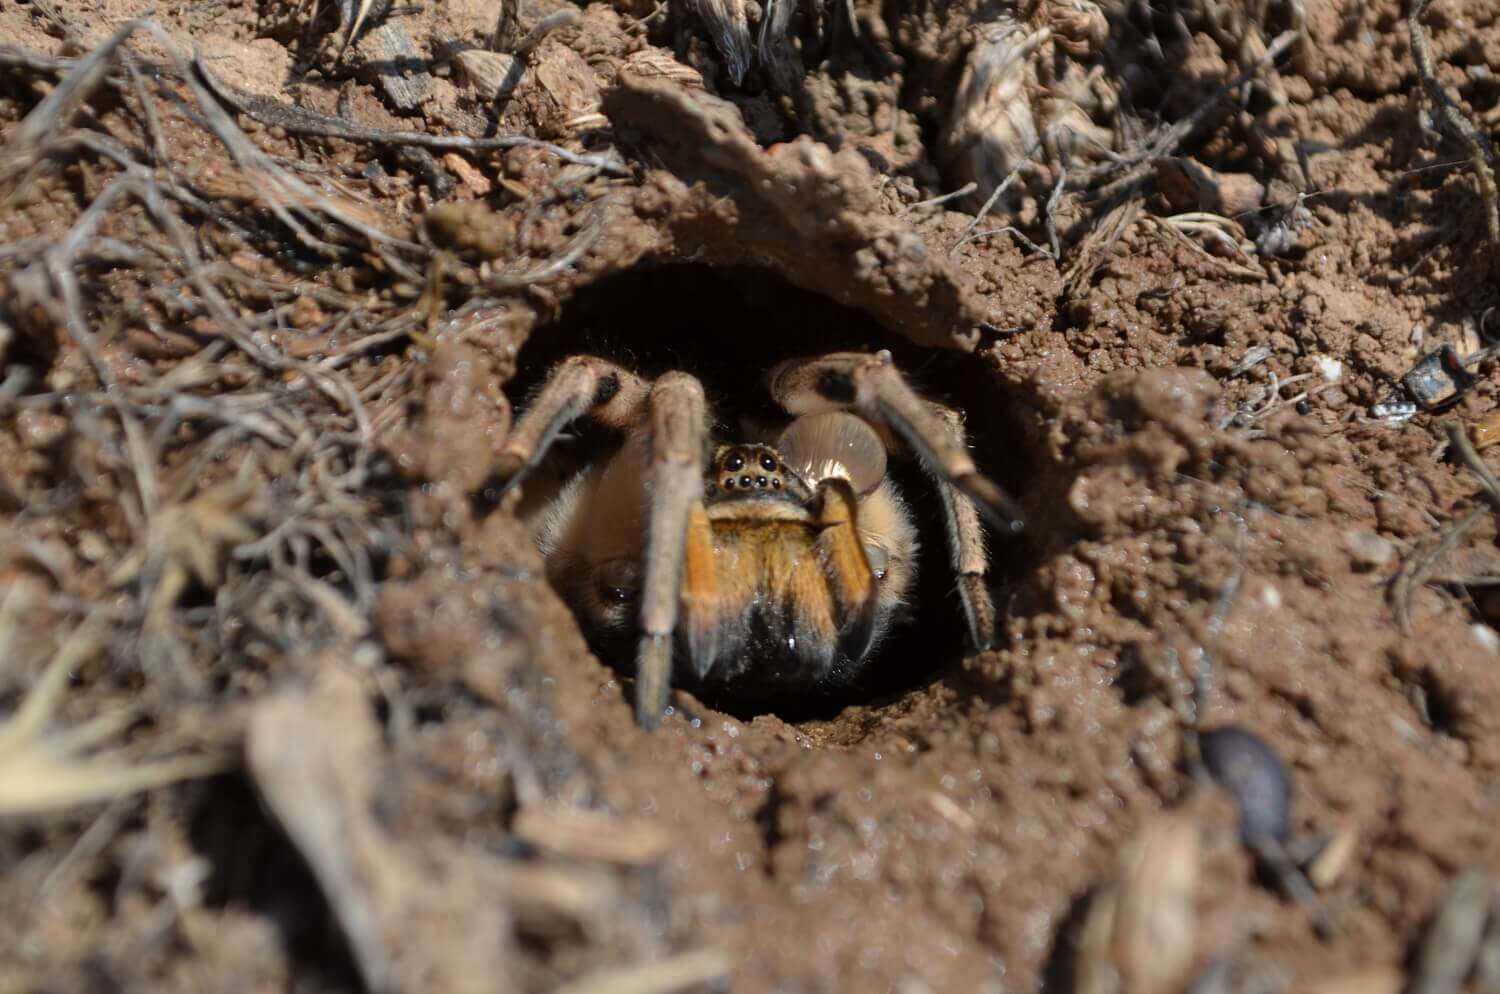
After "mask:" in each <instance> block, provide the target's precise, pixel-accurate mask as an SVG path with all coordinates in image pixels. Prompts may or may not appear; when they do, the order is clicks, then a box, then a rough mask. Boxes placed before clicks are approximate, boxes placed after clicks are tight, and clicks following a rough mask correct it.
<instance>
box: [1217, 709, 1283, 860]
mask: <svg viewBox="0 0 1500 994" xmlns="http://www.w3.org/2000/svg"><path fill="white" fill-rule="evenodd" d="M1198 748H1199V751H1200V752H1201V753H1202V756H1203V765H1204V766H1206V767H1208V772H1209V773H1210V774H1212V776H1213V778H1214V780H1215V781H1216V782H1217V783H1218V784H1219V786H1220V787H1223V788H1224V789H1225V790H1227V791H1228V792H1229V793H1230V795H1231V796H1233V797H1234V799H1235V802H1236V803H1237V804H1239V807H1240V837H1241V838H1242V839H1244V840H1245V842H1246V843H1247V844H1254V843H1257V842H1261V841H1264V840H1267V839H1271V840H1274V841H1275V842H1278V843H1283V842H1285V841H1286V840H1287V837H1288V836H1290V835H1291V830H1292V778H1291V774H1289V773H1288V772H1287V769H1286V765H1285V764H1284V763H1282V761H1281V757H1280V756H1278V755H1276V750H1274V749H1272V748H1271V747H1270V746H1269V745H1268V744H1267V743H1266V741H1265V739H1262V738H1261V737H1260V736H1259V735H1256V734H1255V733H1254V732H1252V731H1250V730H1248V729H1245V728H1240V727H1239V726H1237V725H1225V726H1222V727H1220V728H1214V729H1210V730H1208V731H1206V732H1204V733H1203V734H1202V735H1201V736H1199V739H1198Z"/></svg>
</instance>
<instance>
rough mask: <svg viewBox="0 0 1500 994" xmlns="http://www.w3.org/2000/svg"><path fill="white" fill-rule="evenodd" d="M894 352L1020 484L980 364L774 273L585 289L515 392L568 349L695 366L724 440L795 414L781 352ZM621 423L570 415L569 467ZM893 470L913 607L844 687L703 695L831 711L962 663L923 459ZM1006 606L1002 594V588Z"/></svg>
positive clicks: (935, 504) (793, 713)
mask: <svg viewBox="0 0 1500 994" xmlns="http://www.w3.org/2000/svg"><path fill="white" fill-rule="evenodd" d="M878 349H888V350H889V351H890V352H891V353H892V356H893V358H894V360H895V362H896V364H897V366H898V368H900V369H901V371H902V373H903V374H904V375H905V376H906V377H907V379H908V381H909V382H910V383H911V384H912V385H913V386H914V387H915V388H916V389H917V390H918V391H920V392H921V393H922V394H923V395H924V396H926V397H928V398H930V399H932V400H935V401H939V402H941V403H944V404H949V405H951V406H954V407H956V408H958V409H959V410H961V411H963V412H965V415H966V419H967V425H968V431H969V436H970V444H971V448H972V450H973V454H974V459H975V462H976V463H977V464H978V465H979V467H980V468H981V469H982V470H983V471H984V472H985V473H987V474H989V475H990V476H991V477H992V478H994V479H995V480H996V481H997V482H999V483H1000V484H1001V485H1002V486H1005V487H1006V488H1007V489H1009V490H1011V491H1012V492H1013V493H1017V494H1018V496H1021V495H1020V494H1019V491H1018V488H1019V485H1020V483H1021V482H1022V479H1023V476H1022V474H1023V470H1024V468H1025V465H1026V462H1025V458H1024V453H1023V452H1022V451H1021V450H1020V448H1019V446H1018V444H1017V439H1018V438H1020V435H1019V432H1018V431H1017V430H1016V429H1015V428H1014V426H1013V421H1012V414H1011V408H1010V405H1008V404H1007V402H1006V398H1005V397H1004V395H1003V393H1002V391H1001V390H1000V387H999V386H998V384H997V382H996V380H995V379H994V377H993V376H992V374H991V373H990V372H989V371H988V370H987V369H986V367H985V364H984V362H983V361H982V360H980V359H977V358H975V357H973V356H968V355H964V354H962V353H959V352H956V351H951V350H941V349H930V348H922V347H919V346H916V345H913V344H912V343H910V342H908V341H907V340H905V339H904V338H901V337H900V336H898V335H894V334H892V333H891V332H890V331H888V330H886V329H885V328H883V327H882V326H881V325H880V324H879V323H878V322H876V321H875V320H874V319H873V318H871V317H870V316H868V315H866V314H864V313H862V312H860V311H857V310H854V309H851V308H848V307H845V306H843V305H841V304H839V303H838V302H836V301H833V300H830V299H828V298H826V297H823V296H821V295H819V294H816V293H812V292H810V291H806V290H802V289H799V288H797V287H795V286H793V285H791V284H790V283H788V282H786V281H785V280H784V279H783V278H782V277H780V276H779V275H777V274H775V273H773V272H771V271H770V270H763V269H754V268H743V267H726V268H714V267H709V266H703V265H675V266H642V267H637V268H635V269H632V270H629V271H627V272H625V273H621V274H618V275H615V276H611V277H608V278H605V279H602V280H600V281H598V282H596V283H593V284H590V285H589V286H586V287H584V288H582V289H581V290H579V291H578V292H577V293H575V294H574V295H573V296H572V297H570V298H569V299H568V301H567V303H566V304H565V305H564V306H563V307H562V309H561V311H560V314H559V316H558V317H557V319H556V320H554V321H553V322H551V323H549V324H547V325H544V326H541V327H539V328H538V329H537V330H536V331H535V332H534V333H533V334H532V336H531V338H530V339H529V340H528V342H527V343H526V345H525V346H524V347H523V348H522V350H521V352H520V355H519V356H518V359H517V372H516V375H515V377H514V378H513V380H512V381H511V382H510V384H509V385H508V386H507V388H506V392H507V394H508V396H509V397H510V398H511V400H512V401H513V402H514V403H515V404H516V405H517V407H518V408H519V409H523V410H524V408H525V406H526V403H527V402H528V400H529V399H530V398H531V397H532V396H533V395H534V394H535V392H536V391H537V390H538V389H539V388H540V386H541V384H542V383H543V382H544V381H545V379H546V376H547V374H548V372H549V371H550V370H551V369H552V368H553V367H554V366H555V365H556V364H557V363H558V362H560V361H561V360H562V359H564V358H566V357H567V356H570V355H576V354H588V355H597V356H602V357H605V358H608V359H611V360H612V361H614V362H617V363H619V364H620V365H622V366H624V367H625V368H627V369H630V370H632V371H635V372H637V373H639V374H641V375H642V376H645V377H647V378H652V377H656V376H660V375H661V374H663V373H665V372H668V371H671V370H682V371H686V372H689V373H691V374H693V375H694V376H696V377H697V378H698V379H699V380H700V381H701V382H702V383H703V385H704V389H705V392H706V394H707V396H708V399H709V405H710V418H711V421H712V423H713V426H714V434H715V437H716V438H719V439H722V440H735V439H736V438H737V437H744V436H745V432H746V429H747V424H749V425H762V426H764V425H779V424H781V423H784V422H785V421H786V420H787V416H786V415H785V413H784V412H781V411H780V410H779V409H778V408H777V407H776V405H775V404H774V403H773V402H772V400H771V398H770V396H769V394H768V393H767V391H766V389H765V385H764V380H765V374H766V373H767V372H768V371H769V370H770V369H771V368H772V367H773V366H774V365H775V364H776V363H778V362H781V361H783V360H786V359H791V358H798V357H806V356H815V355H820V354H823V353H828V352H837V351H875V350H878ZM618 444H619V437H618V434H617V433H614V432H611V431H608V430H606V429H602V428H599V427H598V426H595V425H591V424H589V423H588V422H587V421H586V420H585V421H580V422H575V424H574V425H573V426H572V427H570V428H569V429H568V437H567V438H566V440H565V441H564V443H563V447H564V448H565V450H566V451H565V452H564V453H563V454H561V456H560V458H563V459H565V460H568V461H569V462H570V463H571V467H570V468H577V467H581V466H584V465H587V464H589V463H590V462H591V461H592V460H594V459H596V458H601V457H604V456H607V454H608V453H609V451H610V450H611V448H612V447H613V446H616V445H618ZM890 473H891V477H892V479H893V480H894V482H895V483H896V485H897V486H898V487H899V488H900V490H901V493H902V494H903V496H904V497H905V498H906V500H907V503H908V505H909V506H910V508H911V511H912V514H913V517H914V519H915V520H916V524H917V527H918V530H919V535H920V542H921V546H920V551H919V569H918V579H917V585H916V589H915V591H914V595H913V597H912V599H911V604H910V607H909V609H908V610H907V611H905V613H904V616H901V617H898V619H897V623H896V624H894V625H893V626H892V629H891V631H890V633H889V634H888V635H887V637H886V638H885V639H884V641H883V643H882V644H881V645H880V646H878V647H877V649H876V650H875V652H874V653H873V654H872V655H871V657H870V659H869V661H868V665H866V666H865V667H864V668H863V669H862V671H861V672H860V674H859V676H858V677H857V678H856V679H855V680H854V681H853V683H852V684H851V685H850V686H848V687H847V688H840V689H839V690H835V691H829V692H826V693H814V694H806V695H799V696H798V698H797V699H795V700H788V699H786V698H785V696H784V695H783V696H779V697H777V696H770V697H767V696H757V695H756V694H755V693H754V692H753V691H751V692H737V693H736V694H735V695H734V696H733V697H726V696H706V697H704V698H703V702H704V703H705V704H707V705H709V706H711V707H714V708H718V709H720V710H724V711H726V712H728V713H730V714H733V715H736V716H738V717H750V716H753V715H756V714H763V713H774V714H776V715H778V716H780V717H782V718H784V719H787V720H793V721H796V720H808V719H815V718H827V717H831V716H833V715H834V714H836V713H838V711H839V710H840V709H842V708H843V707H845V706H846V705H849V704H857V703H876V702H880V701H883V700H888V699H890V698H892V697H893V696H895V695H898V694H900V693H901V692H903V691H905V690H908V689H910V688H913V687H917V686H921V685H924V684H926V683H927V682H929V681H931V680H933V679H934V678H935V677H936V676H937V675H939V673H940V672H942V671H944V670H945V669H947V668H949V667H951V666H953V665H954V664H955V663H956V662H957V661H958V660H960V659H961V658H962V657H963V656H964V654H965V652H966V650H967V645H968V636H967V631H966V626H965V622H964V615H963V609H962V605H961V603H960V601H959V597H958V593H957V587H956V577H955V574H954V572H953V569H952V566H951V565H950V562H949V557H948V551H947V539H946V535H945V529H944V525H943V520H942V508H941V502H940V501H939V499H938V495H937V492H936V490H935V489H934V488H933V485H932V482H931V480H930V479H929V478H928V477H927V476H926V474H925V473H924V472H923V471H922V470H921V468H920V466H919V465H918V464H917V463H916V461H915V460H914V459H907V458H895V459H893V460H892V461H891V464H890ZM989 548H990V550H991V556H992V567H991V572H990V581H991V585H992V587H1002V586H1003V585H1004V584H1005V583H1006V581H1007V580H1008V579H1009V578H1010V577H1011V576H1013V575H1014V574H1015V573H1016V572H1017V571H1018V570H1019V569H1020V568H1021V565H1022V561H1023V557H1024V548H1025V542H1024V541H1023V540H1021V539H1016V538H1012V537H1006V536H1001V535H997V534H992V535H991V536H990V541H989ZM996 599H997V602H1000V601H1001V598H1000V597H998V596H997V598H996ZM632 645H633V642H629V641H627V642H625V643H624V644H615V645H608V644H599V643H598V642H597V640H596V643H595V645H594V649H595V652H596V653H597V654H599V655H600V657H601V658H602V659H604V661H605V662H607V663H610V664H612V665H614V666H616V667H618V668H620V669H622V670H623V671H625V672H626V673H628V672H629V671H630V669H631V646H632Z"/></svg>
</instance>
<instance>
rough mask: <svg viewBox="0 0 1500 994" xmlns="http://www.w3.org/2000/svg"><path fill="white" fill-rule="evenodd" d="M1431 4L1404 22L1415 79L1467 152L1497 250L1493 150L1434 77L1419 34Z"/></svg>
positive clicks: (1499, 199)
mask: <svg viewBox="0 0 1500 994" xmlns="http://www.w3.org/2000/svg"><path fill="white" fill-rule="evenodd" d="M1430 2H1431V0H1416V3H1414V4H1412V8H1411V14H1410V16H1408V17H1407V21H1406V24H1407V28H1408V29H1409V31H1410V34H1411V52H1412V58H1413V60H1414V61H1415V62H1416V64H1417V76H1418V77H1419V78H1420V79H1421V80H1422V88H1423V89H1425V90H1426V91H1427V96H1428V98H1429V99H1431V100H1432V103H1433V106H1434V107H1435V108H1436V110H1437V113H1438V118H1439V119H1440V120H1441V121H1442V122H1443V125H1444V126H1445V127H1447V128H1448V130H1449V131H1450V132H1452V133H1453V135H1454V136H1455V137H1457V138H1458V140H1459V141H1461V142H1463V143H1464V147H1466V148H1467V149H1468V150H1469V163H1470V165H1472V166H1473V167H1474V179H1475V181H1476V182H1478V183H1479V195H1480V197H1481V198H1483V200H1484V211H1485V225H1486V229H1487V230H1488V232H1489V239H1490V245H1492V246H1494V247H1495V248H1497V249H1500V192H1497V190H1496V188H1495V150H1494V149H1493V148H1492V147H1491V146H1490V140H1489V138H1488V137H1487V136H1486V135H1485V134H1484V132H1482V131H1480V130H1479V128H1477V127H1475V125H1474V122H1473V121H1471V120H1469V118H1468V117H1467V116H1466V115H1465V114H1464V112H1463V110H1462V109H1461V108H1460V107H1459V106H1458V103H1457V102H1456V101H1454V99H1453V98H1452V97H1450V96H1449V95H1448V91H1447V90H1444V89H1443V86H1442V84H1441V83H1439V82H1438V81H1437V77H1436V76H1435V75H1434V74H1433V68H1432V51H1431V49H1429V48H1428V46H1427V36H1426V35H1425V34H1423V32H1422V14H1423V12H1424V11H1426V10H1427V5H1428V3H1430Z"/></svg>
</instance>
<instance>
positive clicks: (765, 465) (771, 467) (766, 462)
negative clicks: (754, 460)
mask: <svg viewBox="0 0 1500 994" xmlns="http://www.w3.org/2000/svg"><path fill="white" fill-rule="evenodd" d="M760 468H761V469H763V470H765V471H766V472H767V473H774V472H776V460H775V459H772V458H771V457H770V456H767V455H762V456H761V457H760Z"/></svg>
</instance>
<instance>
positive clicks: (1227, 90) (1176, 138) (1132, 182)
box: [1099, 31, 1298, 200]
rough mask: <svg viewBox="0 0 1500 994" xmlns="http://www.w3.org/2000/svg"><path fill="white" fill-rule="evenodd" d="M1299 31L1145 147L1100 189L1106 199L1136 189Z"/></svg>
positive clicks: (1287, 34)
mask: <svg viewBox="0 0 1500 994" xmlns="http://www.w3.org/2000/svg"><path fill="white" fill-rule="evenodd" d="M1297 37H1298V36H1297V32H1296V31H1284V32H1282V33H1281V34H1279V35H1277V36H1276V38H1275V39H1274V40H1272V42H1271V44H1270V45H1268V46H1266V53H1265V55H1263V56H1261V57H1260V58H1259V59H1256V60H1255V63H1254V64H1253V65H1250V66H1247V67H1246V68H1245V69H1244V70H1243V71H1242V72H1241V73H1240V74H1239V75H1238V76H1236V77H1235V78H1234V79H1232V80H1230V81H1229V82H1228V83H1227V84H1225V85H1224V86H1222V87H1220V88H1219V89H1218V90H1217V91H1216V92H1215V93H1214V94H1213V95H1212V96H1211V97H1209V98H1208V99H1207V100H1205V101H1203V103H1201V104H1199V105H1198V106H1197V107H1195V108H1194V109H1193V111H1192V112H1191V113H1190V114H1188V115H1187V116H1186V117H1184V118H1182V119H1181V120H1179V121H1177V122H1176V123H1174V124H1173V125H1172V126H1171V127H1170V128H1168V129H1167V130H1166V131H1165V132H1164V133H1163V134H1162V135H1161V136H1160V137H1158V138H1157V139H1156V141H1154V142H1152V143H1151V145H1150V147H1149V148H1147V149H1145V150H1143V151H1142V152H1141V153H1140V155H1139V161H1137V163H1136V164H1135V165H1134V166H1132V167H1131V168H1130V170H1129V171H1128V172H1126V173H1125V175H1124V176H1121V177H1120V178H1119V179H1117V180H1114V181H1112V182H1110V183H1108V184H1107V185H1105V186H1104V187H1103V188H1101V189H1100V190H1099V196H1100V197H1101V198H1102V199H1105V200H1109V199H1112V198H1114V197H1115V196H1117V195H1119V194H1121V193H1124V192H1125V191H1127V190H1130V189H1133V188H1134V187H1135V186H1136V185H1137V184H1139V183H1140V182H1141V181H1143V180H1145V179H1146V178H1147V177H1148V176H1150V175H1151V174H1152V171H1153V169H1154V167H1153V165H1152V163H1153V162H1154V161H1155V160H1156V159H1158V158H1160V157H1161V156H1164V155H1171V154H1172V152H1173V151H1174V150H1175V149H1176V148H1177V146H1178V145H1179V144H1180V143H1181V142H1182V140H1183V139H1184V138H1186V137H1187V136H1188V135H1190V134H1192V132H1193V129H1195V128H1197V127H1198V125H1199V124H1201V123H1203V120H1204V119H1205V118H1206V117H1208V115H1209V114H1210V113H1211V112H1212V111H1214V110H1215V109H1216V108H1218V107H1219V105H1220V104H1222V103H1223V102H1224V101H1225V100H1227V99H1229V97H1230V96H1231V95H1232V94H1233V93H1234V92H1235V91H1236V90H1238V89H1239V88H1240V87H1242V86H1244V85H1245V84H1247V83H1249V82H1251V81H1252V80H1254V79H1255V77H1256V76H1258V75H1260V72H1261V70H1262V69H1264V68H1265V67H1266V66H1269V65H1271V64H1272V63H1274V62H1275V61H1276V60H1277V59H1279V58H1281V56H1282V54H1283V53H1285V52H1286V50H1287V49H1289V48H1291V47H1292V45H1293V44H1294V43H1295V42H1296V41H1297Z"/></svg>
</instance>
